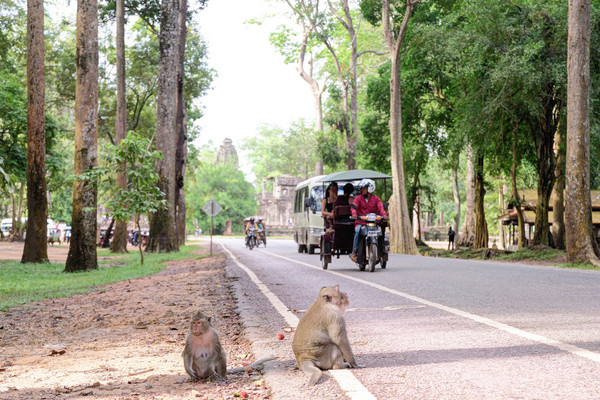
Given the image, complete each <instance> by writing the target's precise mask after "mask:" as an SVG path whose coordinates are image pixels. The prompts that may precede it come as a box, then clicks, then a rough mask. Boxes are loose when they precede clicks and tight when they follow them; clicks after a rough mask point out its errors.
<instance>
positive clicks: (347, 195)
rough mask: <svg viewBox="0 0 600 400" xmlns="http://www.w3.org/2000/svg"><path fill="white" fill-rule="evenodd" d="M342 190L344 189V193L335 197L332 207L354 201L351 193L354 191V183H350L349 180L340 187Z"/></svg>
mask: <svg viewBox="0 0 600 400" xmlns="http://www.w3.org/2000/svg"><path fill="white" fill-rule="evenodd" d="M342 190H343V191H344V194H343V195H342V196H338V197H337V199H336V200H335V202H334V203H333V207H334V208H335V207H337V206H347V205H350V204H352V202H353V201H354V196H352V193H354V185H353V184H351V183H350V182H348V183H346V184H345V185H344V186H343V187H342Z"/></svg>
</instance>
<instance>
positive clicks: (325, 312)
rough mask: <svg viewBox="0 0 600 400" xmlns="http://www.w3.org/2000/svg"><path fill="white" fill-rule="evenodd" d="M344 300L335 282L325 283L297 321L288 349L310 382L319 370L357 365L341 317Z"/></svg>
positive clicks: (319, 375)
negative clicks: (290, 349) (292, 351)
mask: <svg viewBox="0 0 600 400" xmlns="http://www.w3.org/2000/svg"><path fill="white" fill-rule="evenodd" d="M348 304H350V302H349V301H348V295H346V293H343V292H340V289H339V286H326V287H324V288H322V289H321V291H320V292H319V297H318V298H317V301H315V302H314V303H313V304H312V305H311V306H310V308H309V309H308V311H307V312H306V314H305V315H304V316H303V317H302V319H301V320H300V322H299V323H298V328H296V333H295V335H294V340H293V341H292V350H294V355H295V356H296V361H297V363H298V367H299V368H300V369H301V370H302V371H304V373H305V374H306V375H308V383H309V384H310V385H314V384H315V383H317V381H318V380H319V379H320V378H321V375H322V372H321V370H328V369H343V368H348V367H350V368H358V365H357V364H356V361H355V360H354V354H353V353H352V349H351V348H350V342H349V341H348V333H347V332H346V321H345V320H344V311H345V310H346V307H348Z"/></svg>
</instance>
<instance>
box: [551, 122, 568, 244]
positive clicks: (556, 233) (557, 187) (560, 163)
mask: <svg viewBox="0 0 600 400" xmlns="http://www.w3.org/2000/svg"><path fill="white" fill-rule="evenodd" d="M562 143H563V137H562V134H561V132H560V130H557V131H556V135H555V137H554V154H555V158H556V166H555V167H554V176H555V179H556V183H555V184H554V189H553V190H552V195H553V197H554V201H553V204H552V227H551V230H552V242H553V244H554V247H555V248H557V249H561V250H564V249H565V193H564V192H565V154H564V146H561V144H562Z"/></svg>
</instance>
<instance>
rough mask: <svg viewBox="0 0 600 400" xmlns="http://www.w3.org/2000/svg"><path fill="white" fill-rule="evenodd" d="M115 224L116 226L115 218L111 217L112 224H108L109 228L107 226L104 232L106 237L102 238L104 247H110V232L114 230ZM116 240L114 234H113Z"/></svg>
mask: <svg viewBox="0 0 600 400" xmlns="http://www.w3.org/2000/svg"><path fill="white" fill-rule="evenodd" d="M113 226H115V219H114V218H111V219H110V224H108V228H106V232H104V238H103V239H102V248H103V249H108V248H109V247H110V234H111V232H112V230H113ZM113 240H114V235H113Z"/></svg>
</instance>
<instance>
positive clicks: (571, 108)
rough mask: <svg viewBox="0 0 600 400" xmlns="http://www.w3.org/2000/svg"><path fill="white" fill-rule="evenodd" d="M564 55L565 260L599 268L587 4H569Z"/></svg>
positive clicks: (573, 0) (581, 1)
mask: <svg viewBox="0 0 600 400" xmlns="http://www.w3.org/2000/svg"><path fill="white" fill-rule="evenodd" d="M567 52H568V56H567V88H568V89H567V99H568V101H567V156H566V174H565V175H566V191H565V197H566V198H565V222H566V224H565V228H566V234H567V260H568V261H569V262H571V263H575V262H590V263H592V264H593V265H595V266H596V267H600V260H598V257H597V246H596V240H595V238H594V237H593V230H592V208H591V203H592V200H591V196H590V0H569V35H568V44H567Z"/></svg>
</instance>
